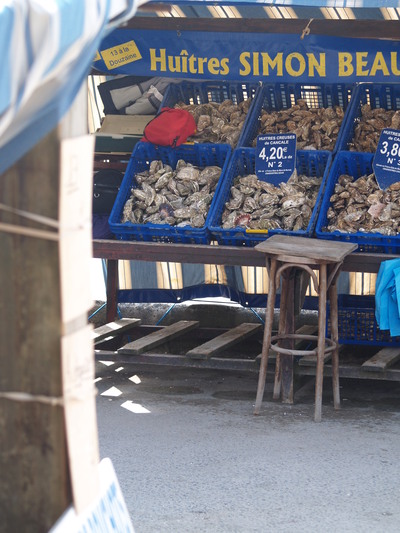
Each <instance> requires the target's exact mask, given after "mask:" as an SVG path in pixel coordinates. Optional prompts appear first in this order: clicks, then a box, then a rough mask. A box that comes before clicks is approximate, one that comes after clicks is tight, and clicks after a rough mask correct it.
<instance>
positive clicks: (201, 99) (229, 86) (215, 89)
mask: <svg viewBox="0 0 400 533" xmlns="http://www.w3.org/2000/svg"><path fill="white" fill-rule="evenodd" d="M260 91H261V85H260V84H259V83H257V82H254V83H245V82H239V81H237V82H235V81H230V82H228V81H205V82H189V81H183V82H181V83H177V84H175V83H171V84H170V85H169V86H168V88H167V90H166V91H165V94H164V98H163V100H162V102H161V106H160V109H161V108H163V107H175V105H176V104H178V103H179V102H184V103H185V104H188V105H189V104H194V105H200V104H207V103H210V102H215V103H218V104H221V103H222V102H224V101H225V100H232V102H233V103H234V104H235V105H238V104H240V103H241V102H243V101H245V100H248V99H249V98H251V99H253V102H252V103H251V106H250V110H249V113H250V112H251V107H252V106H253V105H254V102H255V100H256V99H257V97H258V95H259V94H260ZM249 113H248V114H249Z"/></svg>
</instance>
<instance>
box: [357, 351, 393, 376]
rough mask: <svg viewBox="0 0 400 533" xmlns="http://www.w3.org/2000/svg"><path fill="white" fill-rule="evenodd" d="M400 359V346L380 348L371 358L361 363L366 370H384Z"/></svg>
mask: <svg viewBox="0 0 400 533" xmlns="http://www.w3.org/2000/svg"><path fill="white" fill-rule="evenodd" d="M399 359H400V348H392V347H387V348H382V350H379V352H378V353H376V354H375V355H374V356H373V357H371V359H368V360H367V361H365V363H363V364H362V365H361V368H362V369H363V370H367V371H368V372H384V371H385V370H386V369H387V368H388V367H389V366H391V365H393V364H394V363H396V361H398V360H399Z"/></svg>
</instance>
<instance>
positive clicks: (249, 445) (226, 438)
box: [96, 361, 400, 533]
mask: <svg viewBox="0 0 400 533" xmlns="http://www.w3.org/2000/svg"><path fill="white" fill-rule="evenodd" d="M96 375H97V378H98V381H97V383H96V386H97V388H98V391H99V395H98V398H97V407H98V427H99V441H100V453H101V457H102V458H103V457H110V458H111V460H112V462H113V464H114V467H115V470H116V473H117V476H118V480H119V483H120V485H121V489H122V493H123V495H124V498H125V501H126V504H127V507H128V510H129V512H130V515H131V519H132V523H133V526H134V528H135V532H136V533H158V532H160V533H161V532H162V533H202V532H205V533H225V532H226V533H236V532H240V533H250V532H257V533H258V532H260V533H265V532H270V531H271V532H272V531H274V532H279V533H303V532H304V533H306V532H307V533H310V532H329V533H353V532H354V533H355V532H357V533H358V532H363V533H390V532H398V531H400V506H399V502H400V483H399V479H400V461H399V455H400V388H399V387H400V385H399V384H397V383H393V382H376V381H375V382H372V381H354V380H342V381H341V396H342V409H341V410H340V411H334V409H333V406H332V401H331V400H332V397H331V391H330V382H329V380H328V379H327V380H326V381H325V384H324V402H323V412H322V417H323V418H322V422H321V423H318V424H317V423H315V422H313V394H314V389H313V386H314V383H313V381H312V380H311V381H304V382H303V387H302V388H301V389H300V390H299V392H298V393H297V394H296V396H295V404H294V405H284V404H281V403H276V402H273V401H272V399H271V398H272V381H271V378H270V380H269V381H268V383H267V389H266V392H265V396H264V403H263V406H262V411H261V413H260V415H259V416H257V417H255V416H254V415H253V414H252V410H253V405H254V400H255V392H256V388H257V375H256V374H255V373H243V372H228V371H221V370H204V369H189V368H188V369H180V368H167V367H161V366H153V367H151V366H143V365H142V366H139V365H138V366H136V365H135V364H134V363H132V364H128V365H126V364H124V365H118V364H112V365H110V366H106V365H105V364H103V363H101V362H99V361H97V362H96ZM100 378H101V379H100ZM304 379H305V378H304ZM307 379H309V380H310V379H311V378H307ZM114 387H115V389H117V390H115V389H113V388H114ZM110 389H111V390H110ZM107 391H108V393H107V394H111V393H113V392H114V393H117V394H118V393H120V395H119V396H109V395H103V393H105V392H107Z"/></svg>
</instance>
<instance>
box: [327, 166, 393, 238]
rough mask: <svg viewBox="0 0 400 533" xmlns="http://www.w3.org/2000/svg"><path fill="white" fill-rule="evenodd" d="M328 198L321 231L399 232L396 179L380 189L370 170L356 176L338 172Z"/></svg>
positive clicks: (388, 233)
mask: <svg viewBox="0 0 400 533" xmlns="http://www.w3.org/2000/svg"><path fill="white" fill-rule="evenodd" d="M347 193H348V194H347ZM330 202H331V203H330V207H329V209H328V211H327V224H326V226H325V227H324V228H322V231H326V232H333V231H340V232H344V233H356V232H366V233H382V234H383V235H397V234H398V233H399V232H400V218H399V216H400V208H399V193H398V183H394V184H393V185H391V186H390V187H388V188H387V189H386V190H385V191H382V190H381V189H379V186H378V183H377V181H376V179H375V175H374V174H368V175H366V174H365V175H363V176H360V177H359V178H358V179H354V178H353V177H352V176H348V175H347V174H342V175H341V176H339V179H338V181H337V183H336V185H335V189H334V193H333V194H332V195H331V197H330Z"/></svg>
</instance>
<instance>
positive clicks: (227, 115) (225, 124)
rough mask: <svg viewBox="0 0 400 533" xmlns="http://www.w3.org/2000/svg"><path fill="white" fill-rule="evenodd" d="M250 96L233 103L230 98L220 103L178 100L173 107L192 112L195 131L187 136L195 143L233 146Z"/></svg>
mask: <svg viewBox="0 0 400 533" xmlns="http://www.w3.org/2000/svg"><path fill="white" fill-rule="evenodd" d="M251 102H252V98H248V99H247V100H243V101H242V102H239V103H238V104H235V103H234V102H233V101H232V100H231V99H226V100H224V101H223V102H222V103H217V102H208V103H205V104H185V103H184V102H178V103H177V104H175V108H180V109H186V110H187V111H189V113H191V114H192V116H193V118H194V120H195V122H196V125H197V131H196V133H195V134H194V135H192V136H191V137H189V138H188V141H189V142H190V141H191V142H197V143H225V144H230V145H231V146H232V148H235V147H236V145H237V143H238V140H239V137H240V133H241V130H242V128H243V125H244V121H245V119H246V116H247V113H248V111H249V109H250V105H251Z"/></svg>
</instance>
